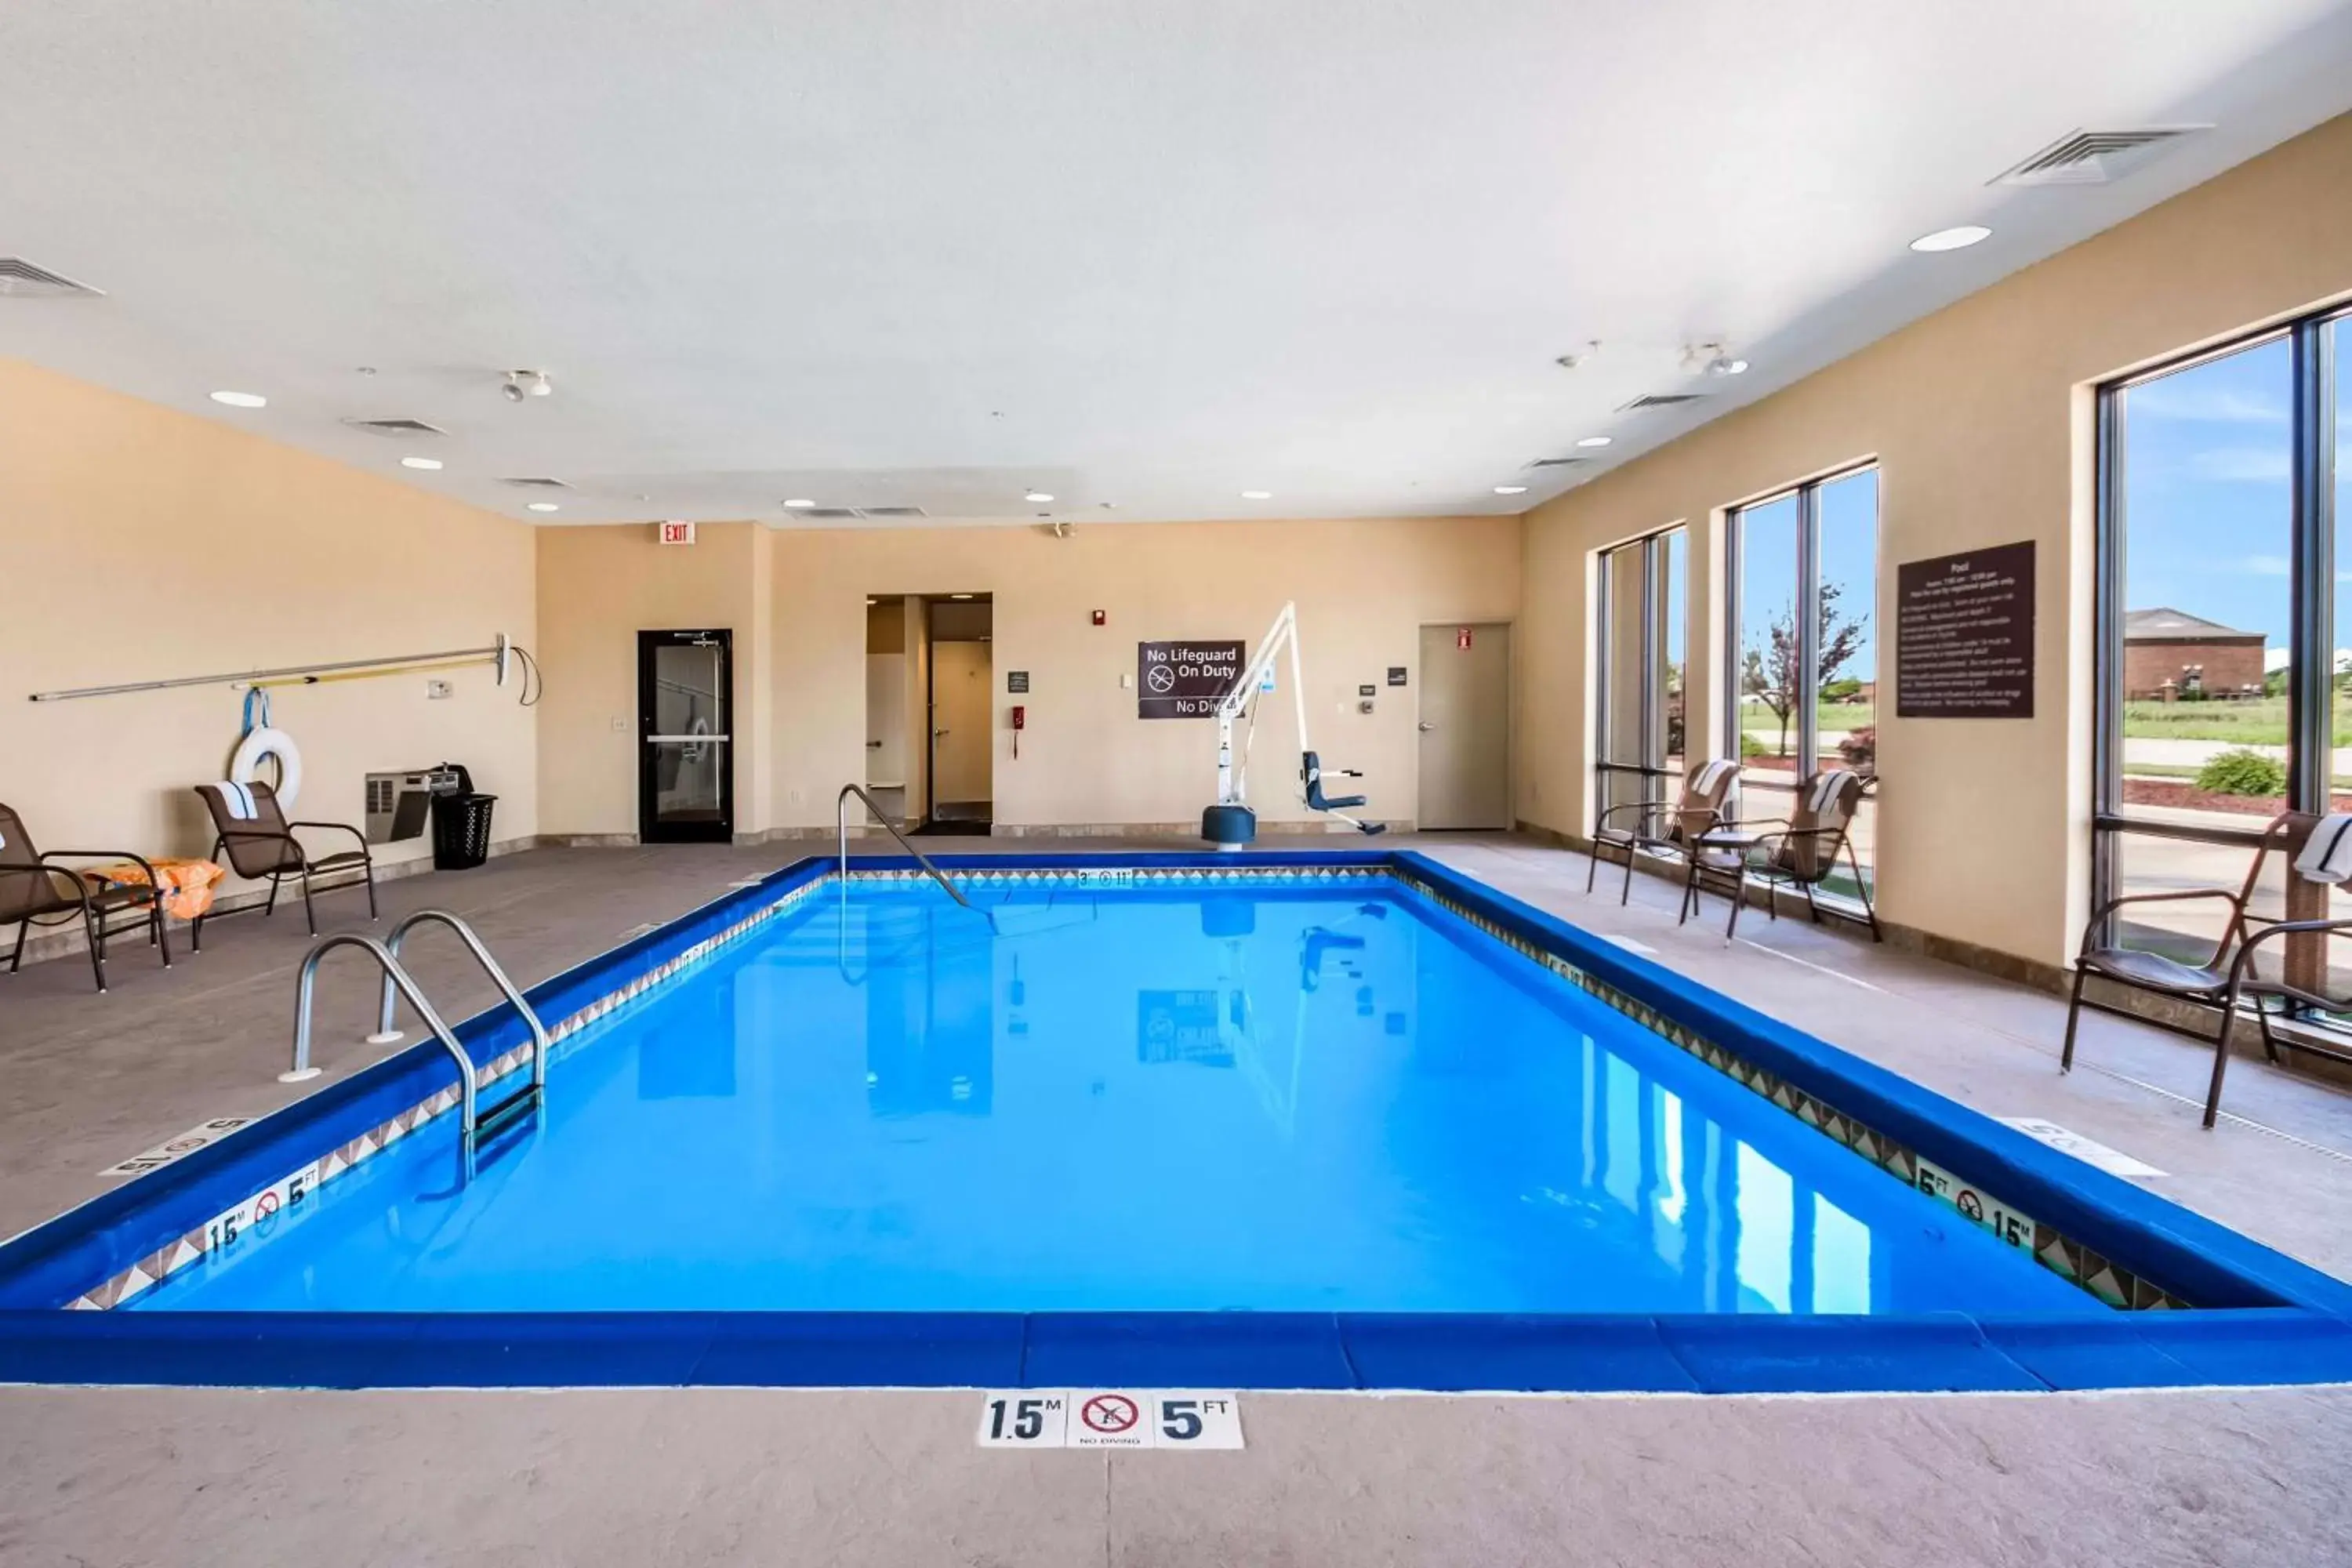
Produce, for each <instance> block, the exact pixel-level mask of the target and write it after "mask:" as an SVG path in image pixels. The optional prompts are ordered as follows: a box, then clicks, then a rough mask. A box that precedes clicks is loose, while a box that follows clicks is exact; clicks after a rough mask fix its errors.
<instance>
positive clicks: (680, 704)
mask: <svg viewBox="0 0 2352 1568" xmlns="http://www.w3.org/2000/svg"><path fill="white" fill-rule="evenodd" d="M732 655H733V637H731V635H730V633H728V632H727V631H725V630H723V629H721V630H712V631H681V632H639V633H638V634H637V837H640V838H642V839H643V840H645V842H646V843H648V844H724V843H726V842H727V841H729V840H730V839H731V838H733V837H734V836H735V744H734V741H735V737H734V734H733V732H732V728H731V725H732V715H733V711H734V706H735V692H734V661H733V658H732Z"/></svg>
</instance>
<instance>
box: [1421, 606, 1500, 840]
mask: <svg viewBox="0 0 2352 1568" xmlns="http://www.w3.org/2000/svg"><path fill="white" fill-rule="evenodd" d="M1420 725H1421V806H1420V810H1419V812H1418V814H1417V822H1418V825H1419V826H1422V827H1425V828H1488V829H1503V828H1507V827H1509V826H1511V628H1510V627H1509V626H1500V625H1477V626H1423V627H1422V628H1421V721H1420Z"/></svg>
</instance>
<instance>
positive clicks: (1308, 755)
mask: <svg viewBox="0 0 2352 1568" xmlns="http://www.w3.org/2000/svg"><path fill="white" fill-rule="evenodd" d="M1285 653H1287V654H1288V655H1289V656H1290V696H1291V700H1292V702H1293V703H1295V704H1296V705H1297V713H1298V750H1299V785H1300V793H1299V798H1300V799H1301V800H1302V801H1304V802H1305V803H1306V805H1307V806H1309V807H1310V808H1312V809H1314V810H1316V811H1321V812H1327V813H1328V814H1329V815H1331V816H1336V817H1338V818H1339V820H1340V821H1342V822H1344V823H1346V824H1347V825H1348V826H1350V827H1353V828H1356V829H1358V830H1360V831H1361V832H1365V833H1378V832H1379V831H1381V829H1380V826H1378V825H1377V824H1366V823H1363V822H1359V821H1358V820H1357V819H1356V818H1354V817H1352V816H1348V815H1347V814H1346V813H1344V812H1342V811H1339V810H1338V809H1336V808H1338V807H1339V806H1353V805H1363V804H1364V800H1363V797H1362V796H1361V795H1350V796H1347V797H1344V798H1341V799H1339V800H1333V801H1328V802H1327V801H1326V800H1325V799H1324V797H1323V770H1322V766H1321V764H1320V763H1319V762H1318V760H1317V758H1316V754H1315V745H1314V742H1311V741H1309V740H1308V739H1307V682H1306V680H1305V679H1304V678H1303V677H1302V676H1301V674H1300V671H1299V654H1298V606H1297V604H1296V603H1295V602H1294V603H1290V604H1286V605H1283V606H1282V611H1281V613H1280V614H1279V615H1277V616H1275V617H1274V625H1272V626H1268V627H1267V628H1266V632H1265V637H1260V638H1259V639H1258V644H1257V651H1256V652H1255V653H1254V654H1252V655H1251V656H1250V661H1249V663H1248V664H1247V665H1246V666H1244V668H1243V670H1242V672H1241V674H1240V675H1239V676H1238V677H1237V678H1235V679H1234V684H1233V685H1232V687H1231V688H1230V689H1227V690H1226V692H1225V694H1224V696H1223V697H1222V698H1220V699H1218V700H1217V804H1218V805H1246V804H1248V798H1249V757H1248V753H1247V752H1244V753H1243V756H1242V759H1241V761H1240V763H1238V764H1236V763H1235V762H1234V720H1236V719H1238V718H1240V717H1241V716H1242V715H1243V713H1244V712H1246V711H1247V710H1248V709H1249V705H1250V700H1251V699H1252V698H1253V697H1255V695H1256V694H1257V691H1258V688H1259V687H1260V686H1261V685H1262V684H1263V683H1264V682H1265V678H1266V677H1267V676H1269V675H1271V674H1273V673H1274V671H1275V669H1276V666H1277V665H1279V663H1280V662H1281V660H1282V657H1283V655H1284V654H1285ZM1252 738H1253V739H1255V724H1253V726H1252ZM1337 771H1339V773H1342V774H1343V775H1344V776H1346V777H1349V778H1360V777H1361V776H1362V775H1361V774H1360V773H1356V772H1354V771H1353V770H1349V769H1340V770H1337Z"/></svg>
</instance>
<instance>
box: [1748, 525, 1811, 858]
mask: <svg viewBox="0 0 2352 1568" xmlns="http://www.w3.org/2000/svg"><path fill="white" fill-rule="evenodd" d="M1734 520H1735V522H1736V524H1737V526H1738V530H1739V544H1738V561H1739V584H1738V595H1739V598H1738V626H1737V628H1736V630H1737V633H1738V642H1737V643H1736V644H1735V645H1734V646H1735V647H1736V648H1737V649H1738V653H1737V656H1736V657H1737V658H1738V667H1737V670H1736V679H1735V680H1734V681H1733V695H1734V708H1733V713H1734V719H1733V722H1734V725H1735V727H1736V730H1737V737H1736V738H1737V741H1738V754H1739V755H1740V757H1742V758H1743V759H1744V760H1745V761H1746V763H1747V769H1746V777H1747V782H1748V785H1749V786H1750V787H1753V786H1755V785H1757V784H1767V783H1772V782H1778V783H1779V784H1782V785H1783V786H1787V785H1790V784H1794V783H1795V781H1796V774H1797V762H1798V758H1797V749H1798V742H1799V739H1800V733H1801V731H1800V722H1799V718H1798V703H1799V702H1800V701H1801V700H1802V697H1803V687H1804V680H1803V677H1802V673H1801V671H1800V670H1799V669H1798V668H1797V662H1798V659H1797V498H1796V497H1795V496H1794V495H1787V496H1783V497H1781V498H1780V500H1775V501H1768V502H1766V503H1765V504H1763V505H1762V506H1751V507H1743V508H1742V509H1740V510H1739V511H1738V513H1736V514H1735V519H1734ZM1783 814H1784V808H1783V807H1780V806H1778V805H1775V806H1773V807H1771V808H1770V809H1769V810H1767V811H1763V812H1750V813H1749V814H1748V815H1750V816H1759V815H1760V816H1780V815H1783Z"/></svg>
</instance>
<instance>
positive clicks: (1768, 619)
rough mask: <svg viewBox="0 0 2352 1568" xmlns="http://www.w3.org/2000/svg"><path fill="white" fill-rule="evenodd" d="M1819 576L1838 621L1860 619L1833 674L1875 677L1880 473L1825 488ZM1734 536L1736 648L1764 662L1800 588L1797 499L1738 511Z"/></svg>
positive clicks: (1870, 470) (1866, 470)
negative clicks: (1836, 588)
mask: <svg viewBox="0 0 2352 1568" xmlns="http://www.w3.org/2000/svg"><path fill="white" fill-rule="evenodd" d="M1821 510H1822V583H1824V584H1831V583H1835V584H1839V585H1840V586H1841V587H1842V588H1843V590H1844V591H1843V593H1841V594H1840V595H1838V605H1837V608H1838V615H1839V616H1840V617H1841V618H1842V619H1846V620H1852V619H1856V618H1858V619H1860V620H1861V621H1862V623H1863V639H1862V643H1861V645H1860V647H1858V648H1857V649H1856V651H1855V653H1854V657H1853V658H1851V659H1849V660H1847V661H1846V664H1845V665H1844V667H1843V668H1841V669H1840V670H1839V671H1838V673H1837V676H1836V677H1835V678H1834V679H1845V680H1875V679H1878V626H1877V625H1876V622H1877V619H1878V617H1877V616H1876V614H1875V613H1874V609H1873V606H1874V604H1875V602H1876V599H1877V588H1876V584H1877V580H1878V470H1877V469H1875V468H1864V470H1863V471H1862V472H1860V473H1858V474H1849V475H1847V476H1846V477H1845V478H1843V479H1832V481H1830V482H1829V483H1828V484H1825V485H1823V486H1822V490H1821ZM1739 516H1740V534H1739V617H1740V627H1739V647H1740V649H1741V657H1742V658H1745V657H1746V651H1747V650H1748V648H1751V647H1752V648H1757V649H1759V650H1761V651H1763V652H1764V653H1765V654H1766V656H1767V658H1768V659H1769V655H1770V649H1771V646H1772V644H1771V639H1772V623H1773V622H1775V621H1776V620H1779V619H1780V617H1781V616H1784V615H1787V614H1789V613H1790V610H1791V606H1792V605H1794V604H1795V602H1796V588H1797V498H1796V497H1795V496H1793V495H1789V496H1783V497H1782V498H1781V499H1780V500H1776V501H1771V502H1769V503H1768V504H1766V505H1763V506H1754V507H1748V508H1747V509H1745V510H1742V511H1741V512H1740V514H1739Z"/></svg>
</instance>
